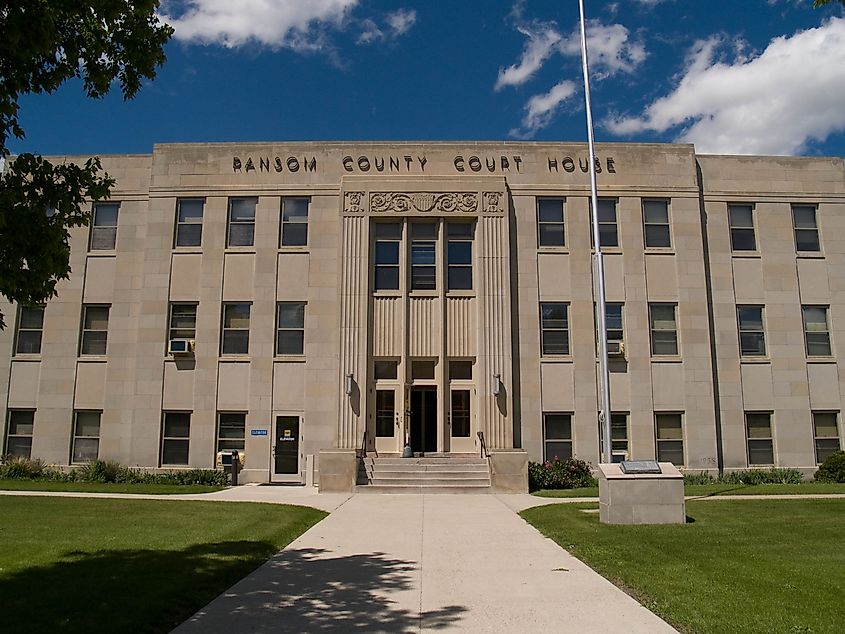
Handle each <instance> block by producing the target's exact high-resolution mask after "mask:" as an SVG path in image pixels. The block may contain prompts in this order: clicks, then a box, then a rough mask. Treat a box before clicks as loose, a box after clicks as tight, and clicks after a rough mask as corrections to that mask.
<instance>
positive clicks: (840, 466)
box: [814, 451, 845, 482]
mask: <svg viewBox="0 0 845 634" xmlns="http://www.w3.org/2000/svg"><path fill="white" fill-rule="evenodd" d="M814 477H815V479H816V480H818V481H819V482H845V451H837V452H836V453H832V454H830V455H829V456H828V457H827V458H825V461H824V462H823V463H822V464H821V466H820V467H819V470H818V471H816V474H815V476H814Z"/></svg>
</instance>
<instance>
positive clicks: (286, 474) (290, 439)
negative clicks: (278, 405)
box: [272, 416, 299, 481]
mask: <svg viewBox="0 0 845 634" xmlns="http://www.w3.org/2000/svg"><path fill="white" fill-rule="evenodd" d="M272 476H273V477H272V479H273V480H275V481H284V480H288V481H290V480H291V479H293V478H292V476H293V477H294V478H298V477H299V416H276V425H275V429H274V433H273V471H272Z"/></svg>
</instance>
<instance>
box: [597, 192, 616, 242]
mask: <svg viewBox="0 0 845 634" xmlns="http://www.w3.org/2000/svg"><path fill="white" fill-rule="evenodd" d="M598 220H599V244H601V246H603V247H618V246H619V229H618V227H617V225H616V200H615V199H613V198H599V216H598ZM592 240H593V232H592V230H591V231H590V242H591V243H592Z"/></svg>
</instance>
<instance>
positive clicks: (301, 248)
mask: <svg viewBox="0 0 845 634" xmlns="http://www.w3.org/2000/svg"><path fill="white" fill-rule="evenodd" d="M310 251H311V249H310V247H309V246H308V245H307V244H303V245H297V246H279V253H310Z"/></svg>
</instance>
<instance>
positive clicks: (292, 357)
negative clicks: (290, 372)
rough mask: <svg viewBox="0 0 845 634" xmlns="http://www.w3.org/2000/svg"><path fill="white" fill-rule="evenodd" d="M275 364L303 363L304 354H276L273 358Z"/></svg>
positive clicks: (304, 359)
mask: <svg viewBox="0 0 845 634" xmlns="http://www.w3.org/2000/svg"><path fill="white" fill-rule="evenodd" d="M273 361H275V362H276V363H305V361H306V358H305V355H304V354H277V355H276V356H275V357H273Z"/></svg>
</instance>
